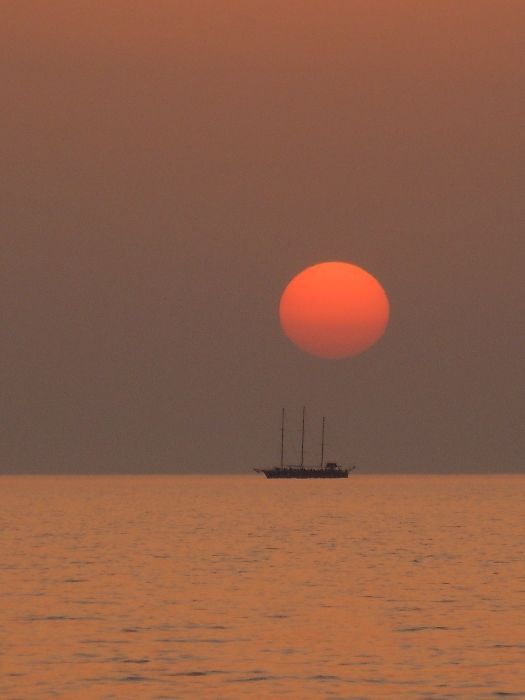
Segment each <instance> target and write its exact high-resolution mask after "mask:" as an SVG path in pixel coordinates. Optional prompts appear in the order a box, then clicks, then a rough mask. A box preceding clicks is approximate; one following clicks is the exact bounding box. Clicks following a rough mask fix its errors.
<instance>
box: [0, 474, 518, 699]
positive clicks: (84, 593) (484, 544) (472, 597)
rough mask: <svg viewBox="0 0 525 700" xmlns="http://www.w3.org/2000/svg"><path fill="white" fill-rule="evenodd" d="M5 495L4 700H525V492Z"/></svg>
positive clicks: (15, 481) (248, 479) (352, 485)
mask: <svg viewBox="0 0 525 700" xmlns="http://www.w3.org/2000/svg"><path fill="white" fill-rule="evenodd" d="M0 489H1V503H0V505H1V508H0V523H1V547H2V549H1V559H0V583H1V605H2V610H1V619H0V625H1V629H0V643H1V646H0V697H1V698H2V700H15V699H16V700H40V698H42V699H43V698H68V699H72V700H76V699H77V698H85V699H89V700H91V699H100V700H102V699H107V700H109V699H110V698H111V699H119V700H120V699H125V700H127V699H128V698H144V699H146V700H150V699H151V700H153V699H155V700H175V699H176V698H301V699H303V698H304V699H306V698H334V699H337V698H341V699H343V698H344V699H345V700H346V699H348V700H352V699H357V698H433V699H437V698H440V699H441V698H443V699H444V698H476V699H478V698H505V697H511V698H512V697H515V698H525V525H524V515H523V513H524V510H525V508H524V500H525V499H524V496H525V477H523V476H501V477H496V476H487V477H486V476H456V477H449V476H418V477H415V476H362V475H351V477H350V478H349V479H348V480H327V481H318V480H315V481H268V480H266V479H264V478H263V477H258V476H255V475H254V476H251V475H250V476H210V477H205V476H153V477H142V476H108V477H99V476H93V477H85V476H84V477H81V476H79V477H51V476H50V477H34V476H28V477H2V478H1V479H0Z"/></svg>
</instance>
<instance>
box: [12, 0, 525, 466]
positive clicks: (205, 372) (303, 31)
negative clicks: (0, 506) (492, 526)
mask: <svg viewBox="0 0 525 700" xmlns="http://www.w3.org/2000/svg"><path fill="white" fill-rule="evenodd" d="M0 14H1V16H2V17H1V22H0V41H1V45H2V46H3V55H4V58H3V61H2V63H1V67H0V73H1V75H0V78H1V82H2V86H3V105H4V106H3V109H2V110H1V113H0V121H1V133H2V141H3V146H2V167H3V171H4V177H3V185H2V188H1V193H0V197H1V199H2V203H1V208H0V210H1V212H2V217H1V221H2V224H1V236H2V244H1V251H2V252H1V256H0V266H1V274H0V311H1V320H2V322H1V327H0V332H1V334H2V338H1V343H0V352H1V355H0V362H1V377H0V378H1V385H2V390H1V392H0V431H1V432H0V471H1V472H4V473H22V472H28V473H49V472H61V473H62V472H63V473H77V472H93V473H112V472H146V473H158V472H162V473H164V472H238V473H244V472H246V473H248V472H249V471H250V470H251V469H252V468H253V467H256V466H264V465H268V464H272V463H275V462H276V461H277V460H278V459H279V449H280V435H279V429H280V413H281V408H282V407H286V408H287V427H288V430H287V434H286V450H287V451H286V458H287V459H288V460H290V461H292V460H294V459H296V458H297V455H298V452H299V438H300V434H299V426H300V413H301V408H302V406H303V405H306V407H307V414H306V416H307V439H306V457H307V461H312V462H316V461H317V460H318V458H319V433H320V422H321V417H322V416H323V415H325V416H326V418H327V443H328V444H327V451H326V456H327V457H328V458H329V459H336V460H337V461H339V462H342V463H346V464H353V463H355V464H357V465H358V468H359V470H360V473H363V474H367V473H374V472H446V473H448V472H462V471H464V472H486V471H488V472H517V471H524V470H525V460H524V455H525V431H524V430H523V426H524V424H525V400H524V385H525V382H524V379H525V371H524V352H523V348H524V345H525V324H524V319H525V293H524V283H523V279H524V276H523V265H524V262H525V236H524V223H525V216H524V214H525V198H524V196H523V187H524V176H525V149H524V146H525V129H524V128H523V115H524V114H525V88H524V85H525V63H524V61H523V27H524V26H525V3H523V0H505V1H504V2H501V0H494V1H490V2H489V1H487V0H468V1H467V0H426V1H425V2H421V1H420V0H344V1H343V0H286V1H285V2H283V0H278V1H277V0H265V1H263V0H224V1H217V0H208V1H204V0H202V1H201V0H188V1H186V0H179V1H177V0H170V1H168V0H136V1H131V2H130V1H129V0H103V1H102V0H90V2H75V3H72V2H70V0H50V1H49V2H45V3H43V2H40V1H39V0H18V1H17V2H16V3H4V6H3V8H2V10H1V11H0ZM335 260H341V261H347V262H351V263H354V264H357V265H359V266H361V267H363V268H365V269H366V270H368V271H369V272H370V273H371V274H373V275H374V276H375V277H376V278H377V279H378V280H379V281H380V282H381V284H382V285H383V287H384V289H385V290H386V292H387V294H388V296H389V299H390V304H391V317H390V324H389V327H388V329H387V331H386V333H385V335H384V337H383V338H382V339H381V340H380V342H379V343H378V344H377V345H375V346H374V347H373V348H371V349H370V350H368V351H367V352H365V353H363V354H362V355H360V356H358V357H355V358H350V359H346V360H337V361H329V360H323V359H320V358H315V357H313V356H310V355H307V354H305V353H304V352H302V351H301V350H299V349H298V348H296V347H295V346H294V345H292V344H291V343H290V341H289V340H287V338H285V337H284V335H283V333H282V331H281V329H280V325H279V320H278V305H279V299H280V296H281V293H282V291H283V289H284V288H285V286H286V285H287V283H288V282H289V281H290V279H292V278H293V277H294V276H295V275H296V274H297V273H298V272H299V271H301V270H302V269H304V268H305V267H307V266H309V265H313V264H315V263H317V262H323V261H335Z"/></svg>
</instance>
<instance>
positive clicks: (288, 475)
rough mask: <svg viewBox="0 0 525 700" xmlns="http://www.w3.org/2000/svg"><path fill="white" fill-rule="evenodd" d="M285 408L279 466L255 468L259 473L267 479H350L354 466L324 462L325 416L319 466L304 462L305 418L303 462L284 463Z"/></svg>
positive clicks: (282, 415)
mask: <svg viewBox="0 0 525 700" xmlns="http://www.w3.org/2000/svg"><path fill="white" fill-rule="evenodd" d="M284 417H285V412H284V408H283V410H282V414H281V462H280V465H279V466H278V467H268V468H260V467H257V468H256V469H254V471H255V472H257V473H258V474H264V475H265V476H266V478H267V479H348V474H349V473H350V472H351V471H353V470H354V469H355V466H352V467H341V466H339V465H338V464H337V462H326V464H324V444H325V440H324V437H325V418H324V416H323V426H322V431H321V461H320V463H319V465H318V466H306V465H305V464H304V418H305V409H304V408H303V424H302V437H301V463H300V464H285V463H284Z"/></svg>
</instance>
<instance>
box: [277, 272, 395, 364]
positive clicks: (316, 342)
mask: <svg viewBox="0 0 525 700" xmlns="http://www.w3.org/2000/svg"><path fill="white" fill-rule="evenodd" d="M389 310H390V304H389V301H388V297H387V295H386V293H385V290H384V289H383V287H382V286H381V285H380V284H379V282H378V281H377V280H376V279H375V277H373V276H372V275H371V274H370V273H368V272H366V270H363V269H362V268H360V267H358V266H357V265H351V264H350V263H345V262H326V263H320V264H318V265H313V266H312V267H308V268H306V269H305V270H303V271H302V272H300V273H299V274H298V275H297V276H296V277H294V278H293V279H292V280H291V282H290V283H289V284H288V286H287V287H286V289H285V290H284V292H283V295H282V297H281V303H280V307H279V316H280V320H281V326H282V328H283V331H284V333H285V334H286V335H287V337H288V338H289V339H290V340H291V341H292V342H293V343H295V344H296V345H297V346H298V347H300V348H301V349H302V350H305V351H306V352H309V353H311V354H312V355H317V356H318V357H323V358H326V359H340V358H343V357H351V356H354V355H358V354H359V353H361V352H363V351H364V350H366V349H367V348H369V347H370V346H371V345H373V344H374V343H376V342H377V341H378V340H379V338H380V337H381V336H382V335H383V333H384V332H385V329H386V326H387V324H388V318H389Z"/></svg>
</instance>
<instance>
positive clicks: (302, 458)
mask: <svg viewBox="0 0 525 700" xmlns="http://www.w3.org/2000/svg"><path fill="white" fill-rule="evenodd" d="M305 411H306V406H303V430H302V435H301V467H302V466H303V464H304V414H305Z"/></svg>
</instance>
